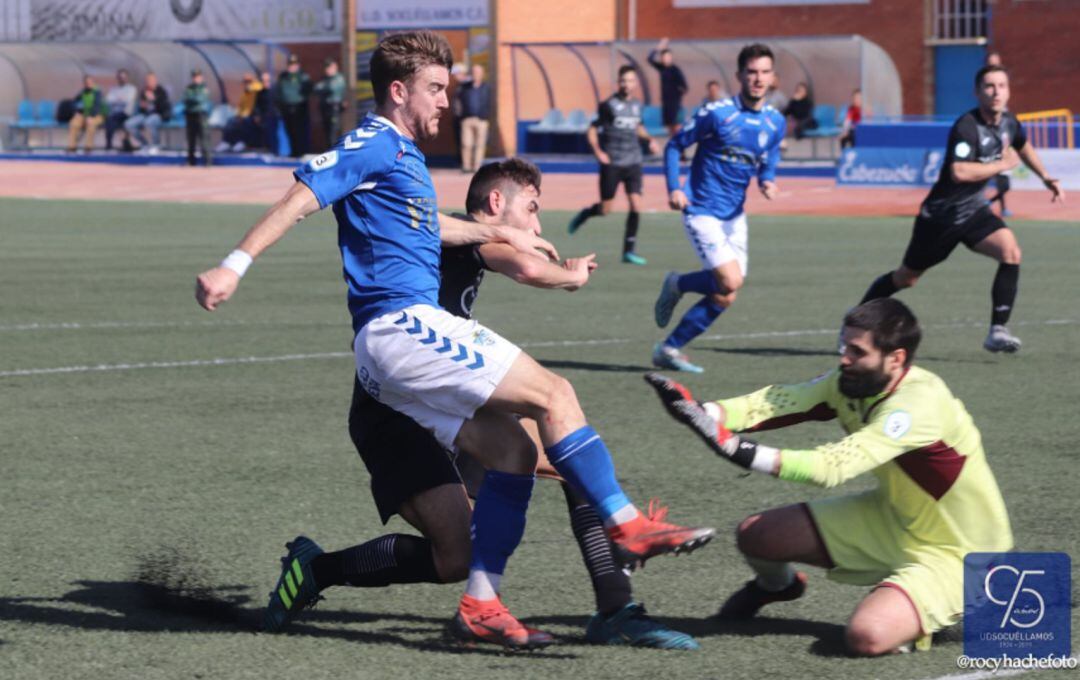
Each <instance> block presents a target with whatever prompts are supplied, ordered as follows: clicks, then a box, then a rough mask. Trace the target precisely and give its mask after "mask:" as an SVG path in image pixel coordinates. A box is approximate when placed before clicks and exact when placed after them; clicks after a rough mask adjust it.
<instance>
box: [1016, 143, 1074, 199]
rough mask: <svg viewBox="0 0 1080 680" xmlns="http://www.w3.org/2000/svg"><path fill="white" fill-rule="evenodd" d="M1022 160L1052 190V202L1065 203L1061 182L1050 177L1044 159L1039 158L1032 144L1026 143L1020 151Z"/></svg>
mask: <svg viewBox="0 0 1080 680" xmlns="http://www.w3.org/2000/svg"><path fill="white" fill-rule="evenodd" d="M1020 160H1022V161H1024V165H1026V166H1028V167H1029V168H1031V171H1032V172H1034V173H1035V174H1036V175H1037V176H1038V177H1039V179H1041V180H1042V183H1043V185H1044V186H1045V187H1046V188H1047V189H1049V190H1050V201H1051V202H1053V201H1057V200H1059V199H1060V200H1061V202H1062V203H1064V202H1065V190H1064V189H1062V188H1061V180H1059V179H1054V178H1053V177H1050V176H1049V174H1048V173H1047V172H1046V167H1045V166H1044V165H1043V164H1042V159H1040V158H1039V154H1037V153H1035V147H1034V146H1032V145H1031V142H1026V143H1025V144H1024V146H1023V147H1022V148H1021V149H1020Z"/></svg>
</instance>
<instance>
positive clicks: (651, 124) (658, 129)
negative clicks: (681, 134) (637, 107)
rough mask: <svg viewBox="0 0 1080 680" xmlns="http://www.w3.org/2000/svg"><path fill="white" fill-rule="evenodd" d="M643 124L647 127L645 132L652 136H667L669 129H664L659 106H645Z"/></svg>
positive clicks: (642, 110)
mask: <svg viewBox="0 0 1080 680" xmlns="http://www.w3.org/2000/svg"><path fill="white" fill-rule="evenodd" d="M641 124H642V125H644V126H645V130H646V131H647V132H648V133H649V134H650V135H652V136H654V137H655V136H657V135H665V134H667V128H665V127H664V124H663V121H662V119H661V117H660V107H659V106H652V105H648V106H644V107H642V109H641Z"/></svg>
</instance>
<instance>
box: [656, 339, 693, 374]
mask: <svg viewBox="0 0 1080 680" xmlns="http://www.w3.org/2000/svg"><path fill="white" fill-rule="evenodd" d="M652 362H653V366H656V367H657V368H666V369H668V370H671V371H683V372H684V373H704V372H705V369H704V368H702V367H701V366H698V365H697V364H694V363H691V362H690V359H689V358H688V357H687V356H686V355H685V354H683V353H682V352H680V351H679V350H678V349H677V348H675V347H668V346H667V345H665V344H664V343H662V342H658V343H656V346H655V347H653V353H652Z"/></svg>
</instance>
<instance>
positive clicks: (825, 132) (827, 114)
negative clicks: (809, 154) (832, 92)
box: [803, 104, 840, 158]
mask: <svg viewBox="0 0 1080 680" xmlns="http://www.w3.org/2000/svg"><path fill="white" fill-rule="evenodd" d="M814 120H815V121H816V122H817V127H816V128H814V129H813V130H807V131H805V132H804V133H803V134H804V135H805V136H806V137H809V138H810V141H811V143H812V145H813V155H814V157H815V158H817V155H818V152H817V140H819V139H823V138H826V139H829V153H830V155H832V140H833V139H834V138H836V137H838V136H839V135H840V126H839V125H837V123H836V107H835V106H832V105H831V104H818V105H817V106H815V107H814Z"/></svg>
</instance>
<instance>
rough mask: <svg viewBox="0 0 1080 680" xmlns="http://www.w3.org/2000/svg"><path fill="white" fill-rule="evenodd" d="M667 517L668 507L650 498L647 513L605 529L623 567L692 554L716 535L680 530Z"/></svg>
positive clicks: (710, 531)
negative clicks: (651, 558) (669, 554)
mask: <svg viewBox="0 0 1080 680" xmlns="http://www.w3.org/2000/svg"><path fill="white" fill-rule="evenodd" d="M666 517H667V508H666V507H664V506H661V505H660V504H659V503H657V502H656V499H653V500H651V501H649V511H648V513H647V514H645V515H642V514H640V513H639V514H638V516H637V517H635V518H634V519H632V520H630V521H629V522H625V523H623V524H617V525H615V526H613V527H611V528H609V529H608V536H609V537H610V538H611V542H612V543H613V544H614V547H615V554H616V555H617V556H618V557H619V559H620V560H621V561H622V563H623V566H625V567H626V568H628V569H634V568H636V567H637V566H639V565H643V564H645V560H647V559H649V558H650V557H654V556H656V555H663V554H664V553H684V552H687V553H688V552H692V551H694V550H697V549H698V548H700V547H701V546H703V545H705V544H706V543H708V542H709V541H710V540H712V537H713V536H715V535H716V529H713V528H711V527H682V526H679V525H677V524H669V523H667V522H665V521H664V519H665V518H666Z"/></svg>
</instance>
